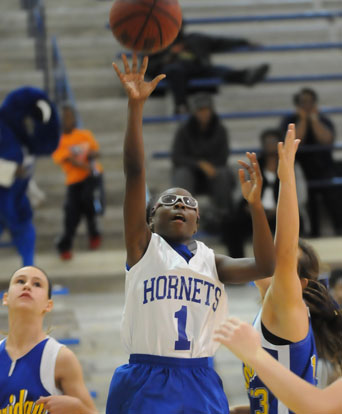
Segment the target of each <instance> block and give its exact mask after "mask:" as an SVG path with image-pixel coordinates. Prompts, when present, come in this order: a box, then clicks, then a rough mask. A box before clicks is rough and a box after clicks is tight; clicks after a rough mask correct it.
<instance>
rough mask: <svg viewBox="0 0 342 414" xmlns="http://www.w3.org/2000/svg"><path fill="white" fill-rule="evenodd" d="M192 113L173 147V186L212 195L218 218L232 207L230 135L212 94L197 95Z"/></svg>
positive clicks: (180, 128)
mask: <svg viewBox="0 0 342 414" xmlns="http://www.w3.org/2000/svg"><path fill="white" fill-rule="evenodd" d="M190 103H191V112H192V115H191V116H190V117H189V119H188V120H187V121H186V122H185V123H184V124H182V125H181V126H180V127H179V128H178V130H177V132H176V135H175V138H174V142H173V146H172V164H173V170H172V185H173V186H175V187H183V188H185V189H187V190H188V191H190V192H191V193H192V194H209V196H210V197H211V199H212V202H213V206H212V207H213V208H212V209H211V210H212V211H215V217H216V220H217V221H220V220H221V218H222V216H223V215H225V214H228V212H230V210H231V208H232V190H233V188H234V185H235V180H234V177H233V174H232V172H231V170H230V168H229V166H228V165H227V160H228V157H229V152H230V150H229V136H228V131H227V129H226V128H225V126H224V125H223V124H222V123H221V121H220V119H219V117H218V115H217V114H216V112H215V110H214V105H213V100H212V97H211V95H209V94H207V93H199V94H197V95H194V96H193V98H192V100H191V101H190Z"/></svg>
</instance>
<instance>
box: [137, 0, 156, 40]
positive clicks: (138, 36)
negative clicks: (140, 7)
mask: <svg viewBox="0 0 342 414" xmlns="http://www.w3.org/2000/svg"><path fill="white" fill-rule="evenodd" d="M157 1H158V0H153V3H152V4H151V7H150V11H149V12H148V14H147V15H146V18H145V21H144V23H143V24H142V26H141V29H140V31H139V33H138V34H137V37H136V38H135V41H134V42H133V47H134V46H135V45H136V44H137V43H138V41H139V38H140V36H141V35H142V34H143V33H144V30H145V28H146V25H147V23H148V21H149V20H150V17H151V16H152V12H153V9H154V6H155V5H156V2H157Z"/></svg>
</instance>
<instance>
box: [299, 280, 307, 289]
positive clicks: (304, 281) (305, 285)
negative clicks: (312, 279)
mask: <svg viewBox="0 0 342 414" xmlns="http://www.w3.org/2000/svg"><path fill="white" fill-rule="evenodd" d="M300 283H301V285H302V289H303V290H304V289H305V288H306V287H307V286H308V283H309V279H307V278H306V277H302V278H300Z"/></svg>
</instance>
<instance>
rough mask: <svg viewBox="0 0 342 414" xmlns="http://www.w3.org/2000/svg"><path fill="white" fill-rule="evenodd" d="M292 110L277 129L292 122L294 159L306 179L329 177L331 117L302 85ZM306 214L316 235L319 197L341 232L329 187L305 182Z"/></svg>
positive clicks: (341, 218)
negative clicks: (297, 143) (297, 141)
mask: <svg viewBox="0 0 342 414" xmlns="http://www.w3.org/2000/svg"><path fill="white" fill-rule="evenodd" d="M293 103H294V105H295V107H296V111H295V113H293V114H291V115H288V116H286V117H284V119H283V120H282V122H281V130H282V131H283V132H285V131H286V128H287V125H288V124H289V123H295V124H296V131H297V136H298V137H299V138H300V139H301V144H300V148H301V149H300V150H299V151H298V154H297V161H298V162H299V163H300V165H301V167H302V168H303V171H304V174H305V177H306V179H307V180H308V181H313V180H329V179H331V178H332V177H334V176H335V166H334V160H333V157H332V148H329V146H332V145H333V144H334V141H335V127H334V124H333V123H332V121H331V120H330V119H329V118H328V117H326V116H325V115H323V114H322V113H320V111H319V108H318V95H317V93H316V92H315V91H314V90H313V89H309V88H304V89H302V90H300V91H299V92H298V93H297V94H295V95H294V97H293ZM310 146H311V147H313V146H316V148H317V147H319V146H321V147H322V148H319V151H305V149H307V148H308V147H310ZM308 195H309V197H308V214H309V218H310V226H311V229H310V235H311V237H318V236H320V233H321V232H320V217H319V208H318V206H319V198H320V197H321V199H322V201H323V202H324V204H325V207H326V209H327V212H328V213H329V216H330V219H331V221H332V224H333V228H334V231H335V233H336V234H337V235H339V234H342V214H341V211H340V209H339V204H338V191H337V190H336V189H334V188H333V187H329V186H319V187H312V188H311V187H310V186H309V194H308Z"/></svg>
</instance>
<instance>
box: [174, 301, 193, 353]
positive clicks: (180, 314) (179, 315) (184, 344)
mask: <svg viewBox="0 0 342 414" xmlns="http://www.w3.org/2000/svg"><path fill="white" fill-rule="evenodd" d="M187 316H188V308H187V307H186V306H182V307H181V308H180V310H179V311H177V312H175V318H176V319H178V341H175V350H176V351H188V350H189V349H190V345H191V342H190V341H188V337H187V336H186V332H185V328H186V318H187Z"/></svg>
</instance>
